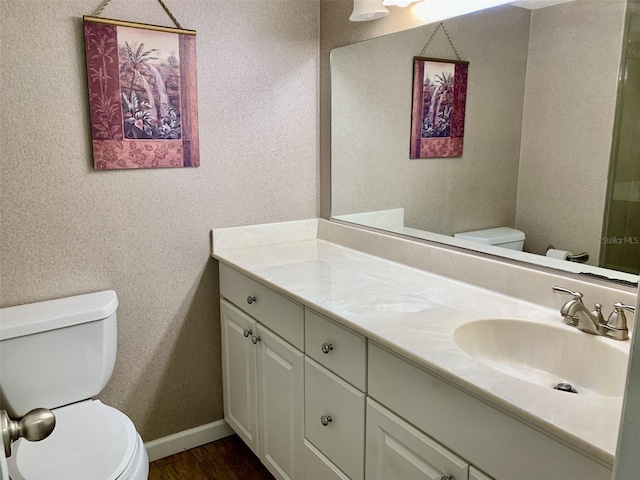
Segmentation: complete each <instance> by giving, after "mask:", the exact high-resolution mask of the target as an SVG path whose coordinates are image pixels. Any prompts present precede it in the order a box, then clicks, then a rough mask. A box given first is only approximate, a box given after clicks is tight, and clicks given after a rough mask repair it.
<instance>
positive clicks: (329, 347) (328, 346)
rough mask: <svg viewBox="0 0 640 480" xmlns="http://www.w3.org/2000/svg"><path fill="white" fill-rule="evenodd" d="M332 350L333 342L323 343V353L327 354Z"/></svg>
mask: <svg viewBox="0 0 640 480" xmlns="http://www.w3.org/2000/svg"><path fill="white" fill-rule="evenodd" d="M331 350H333V344H331V343H323V344H322V353H324V354H325V355H326V354H328V353H329V352H330V351H331Z"/></svg>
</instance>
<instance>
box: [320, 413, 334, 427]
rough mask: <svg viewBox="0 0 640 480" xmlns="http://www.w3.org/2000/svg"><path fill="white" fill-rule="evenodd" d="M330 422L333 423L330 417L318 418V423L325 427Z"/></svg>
mask: <svg viewBox="0 0 640 480" xmlns="http://www.w3.org/2000/svg"><path fill="white" fill-rule="evenodd" d="M331 422H333V418H331V415H322V416H321V417H320V423H321V424H322V425H324V426H325V427H326V426H327V425H329V424H330V423H331Z"/></svg>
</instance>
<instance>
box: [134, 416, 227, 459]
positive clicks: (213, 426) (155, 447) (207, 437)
mask: <svg viewBox="0 0 640 480" xmlns="http://www.w3.org/2000/svg"><path fill="white" fill-rule="evenodd" d="M233 433H234V432H233V430H232V429H231V427H230V426H229V425H228V424H227V422H225V421H224V420H218V421H216V422H212V423H207V424H206V425H201V426H199V427H195V428H190V429H189V430H184V431H182V432H178V433H174V434H173V435H168V436H166V437H162V438H158V439H157V440H152V441H151V442H147V443H145V444H144V446H145V448H146V449H147V455H149V461H150V462H153V461H154V460H159V459H160V458H164V457H168V456H169V455H174V454H176V453H180V452H184V451H185V450H189V449H190V448H195V447H199V446H200V445H204V444H205V443H209V442H214V441H216V440H220V439H221V438H224V437H228V436H229V435H233Z"/></svg>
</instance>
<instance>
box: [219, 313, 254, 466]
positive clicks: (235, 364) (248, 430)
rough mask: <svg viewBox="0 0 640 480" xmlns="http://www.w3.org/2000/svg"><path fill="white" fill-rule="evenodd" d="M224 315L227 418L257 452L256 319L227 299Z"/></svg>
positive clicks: (223, 372) (224, 382) (223, 345)
mask: <svg viewBox="0 0 640 480" xmlns="http://www.w3.org/2000/svg"><path fill="white" fill-rule="evenodd" d="M220 316H221V318H222V383H223V395H224V419H225V420H226V421H227V423H228V424H229V425H230V426H231V428H233V429H234V430H235V432H236V433H237V434H238V435H239V436H240V438H242V440H244V442H245V443H246V444H247V445H248V446H249V447H250V448H251V450H253V453H255V454H256V455H258V391H257V360H256V359H257V354H256V352H257V348H256V346H255V345H254V344H253V343H252V341H251V339H252V338H253V337H254V336H255V335H256V325H257V324H256V321H255V320H253V319H252V318H251V317H249V316H248V315H247V314H246V313H244V312H242V311H240V310H238V309H237V308H236V307H234V306H233V305H231V304H230V303H228V302H227V301H226V300H221V302H220Z"/></svg>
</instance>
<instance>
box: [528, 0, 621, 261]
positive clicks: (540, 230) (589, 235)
mask: <svg viewBox="0 0 640 480" xmlns="http://www.w3.org/2000/svg"><path fill="white" fill-rule="evenodd" d="M625 5H626V1H625V0H606V1H594V0H575V1H574V2H570V3H567V4H562V5H557V6H555V7H550V8H544V9H540V10H534V11H533V14H532V20H531V39H530V47H529V62H528V65H527V84H526V90H525V107H524V117H523V135H522V147H521V153H520V173H519V182H518V198H517V206H516V212H517V213H516V228H518V229H520V230H523V231H524V232H525V233H526V236H527V239H526V242H525V248H526V249H527V250H528V251H531V252H533V253H540V254H544V252H545V251H546V247H547V246H548V245H549V244H553V245H554V246H555V247H556V248H560V249H563V250H571V251H574V252H576V253H577V252H581V251H587V252H589V254H590V256H591V259H590V262H589V263H594V264H595V263H597V261H598V255H599V252H600V247H601V245H602V241H601V237H602V227H603V217H604V208H605V203H606V190H607V176H608V174H609V163H610V151H611V138H612V134H613V120H614V115H615V108H616V94H617V88H618V71H619V65H620V58H621V54H620V52H621V48H622V39H623V30H624V28H623V27H624V21H625ZM574 26H579V28H574Z"/></svg>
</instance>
